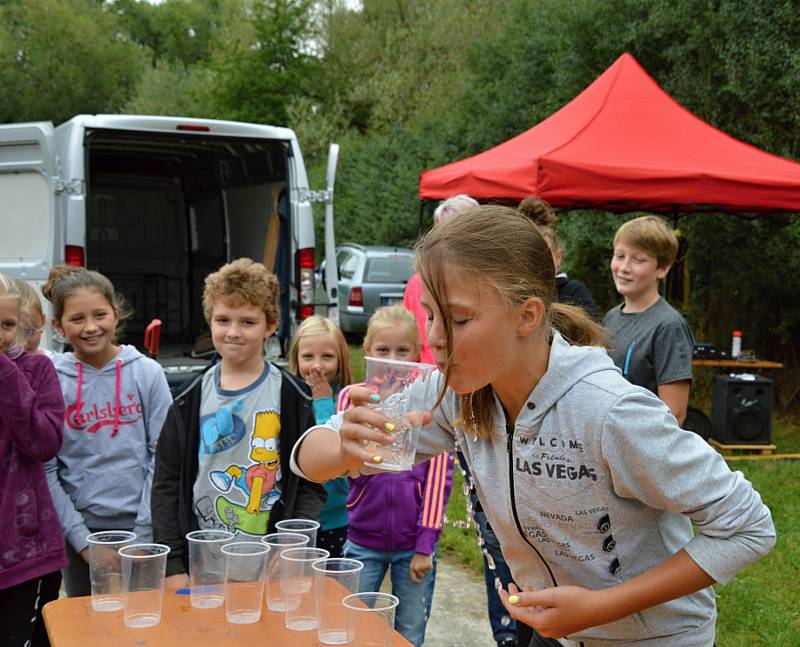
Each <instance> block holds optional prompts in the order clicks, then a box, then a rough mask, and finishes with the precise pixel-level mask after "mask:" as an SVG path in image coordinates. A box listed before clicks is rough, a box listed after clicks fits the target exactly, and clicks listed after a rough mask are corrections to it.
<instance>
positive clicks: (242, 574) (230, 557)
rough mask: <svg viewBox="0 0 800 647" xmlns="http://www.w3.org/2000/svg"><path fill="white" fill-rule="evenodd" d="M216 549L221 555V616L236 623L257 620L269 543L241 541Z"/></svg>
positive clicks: (262, 594) (261, 601)
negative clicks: (222, 595)
mask: <svg viewBox="0 0 800 647" xmlns="http://www.w3.org/2000/svg"><path fill="white" fill-rule="evenodd" d="M220 550H221V551H222V554H223V555H225V617H226V618H227V620H228V622H231V623H233V624H237V625H245V624H251V623H253V622H258V621H259V620H260V619H261V606H262V604H263V601H264V571H265V570H266V565H267V555H268V554H269V552H270V547H269V546H267V545H266V544H264V543H262V542H260V541H241V542H237V543H233V544H225V545H224V546H223V547H222V548H221V549H220Z"/></svg>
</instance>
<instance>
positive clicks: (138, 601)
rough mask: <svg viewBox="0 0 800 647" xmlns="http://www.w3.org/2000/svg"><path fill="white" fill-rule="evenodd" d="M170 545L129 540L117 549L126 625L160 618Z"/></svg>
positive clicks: (136, 625) (141, 624)
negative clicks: (134, 542) (120, 565)
mask: <svg viewBox="0 0 800 647" xmlns="http://www.w3.org/2000/svg"><path fill="white" fill-rule="evenodd" d="M169 550H170V549H169V546H164V545H163V544H130V545H129V546H125V547H124V548H120V549H119V557H120V561H121V562H122V619H123V620H124V621H125V624H126V625H127V626H128V627H133V628H140V627H152V626H153V625H157V624H158V623H159V622H161V602H162V600H163V598H164V574H165V572H166V570H167V555H168V554H169Z"/></svg>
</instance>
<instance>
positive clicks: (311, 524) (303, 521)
mask: <svg viewBox="0 0 800 647" xmlns="http://www.w3.org/2000/svg"><path fill="white" fill-rule="evenodd" d="M287 523H299V524H308V527H307V528H303V530H305V531H309V530H319V521H314V520H313V519H282V520H281V521H279V522H278V523H276V524H275V527H276V528H277V529H278V530H280V531H282V532H294V533H301V532H303V531H302V530H297V529H295V530H291V529H289V528H284V527H283V526H282V525H281V524H287Z"/></svg>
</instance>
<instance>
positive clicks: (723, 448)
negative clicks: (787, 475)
mask: <svg viewBox="0 0 800 647" xmlns="http://www.w3.org/2000/svg"><path fill="white" fill-rule="evenodd" d="M708 444H709V445H711V446H712V447H713V448H714V449H716V450H717V451H718V452H719V453H720V454H722V455H723V456H725V457H726V458H727V457H728V456H736V455H747V454H761V455H762V456H771V455H772V452H774V451H775V449H777V447H776V446H775V445H726V444H725V443H721V442H719V441H718V440H715V439H714V438H709V439H708Z"/></svg>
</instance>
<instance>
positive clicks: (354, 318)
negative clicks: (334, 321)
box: [339, 310, 370, 333]
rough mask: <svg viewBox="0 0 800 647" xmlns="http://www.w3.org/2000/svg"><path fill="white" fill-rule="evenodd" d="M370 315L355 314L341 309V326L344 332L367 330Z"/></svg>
mask: <svg viewBox="0 0 800 647" xmlns="http://www.w3.org/2000/svg"><path fill="white" fill-rule="evenodd" d="M369 317H370V316H369V315H368V314H354V313H352V312H342V311H341V310H340V311H339V327H340V328H341V329H342V331H343V332H356V333H362V332H366V330H367V322H369Z"/></svg>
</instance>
